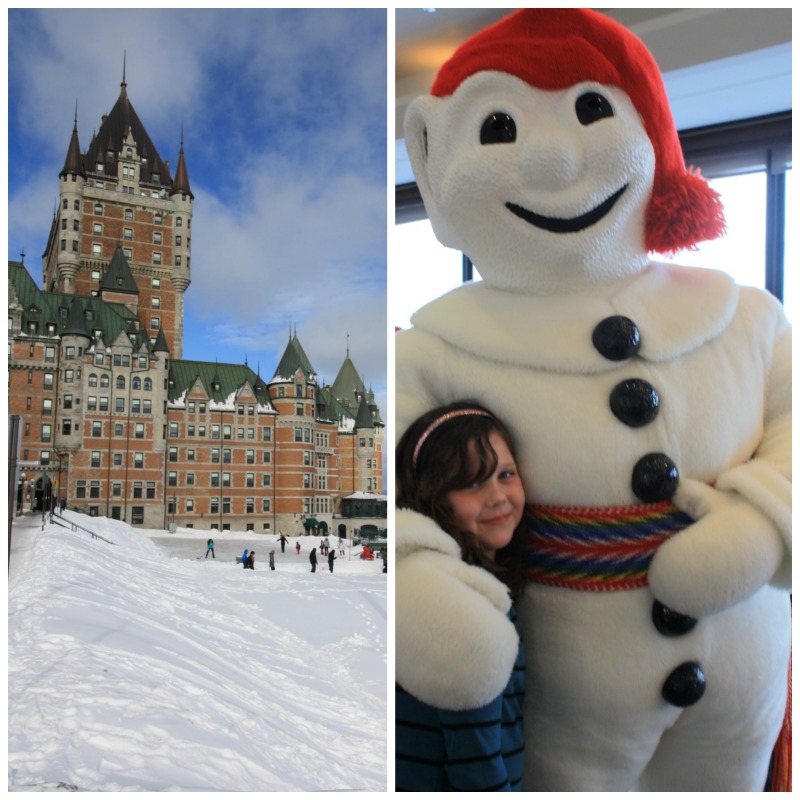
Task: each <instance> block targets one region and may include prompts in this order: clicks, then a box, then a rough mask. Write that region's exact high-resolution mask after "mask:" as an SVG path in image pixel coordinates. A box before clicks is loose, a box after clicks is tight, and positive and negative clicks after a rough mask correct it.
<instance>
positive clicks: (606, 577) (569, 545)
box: [524, 502, 692, 592]
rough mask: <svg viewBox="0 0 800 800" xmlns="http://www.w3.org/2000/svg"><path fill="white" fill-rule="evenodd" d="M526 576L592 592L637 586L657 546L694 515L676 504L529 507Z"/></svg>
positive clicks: (683, 526) (640, 585)
mask: <svg viewBox="0 0 800 800" xmlns="http://www.w3.org/2000/svg"><path fill="white" fill-rule="evenodd" d="M527 511H528V515H529V517H530V527H529V532H528V538H527V541H526V547H525V568H524V574H525V577H526V578H527V579H528V580H529V581H534V582H535V583H543V584H546V585H548V586H560V587H563V588H567V589H575V590H579V591H590V592H609V591H616V590H621V589H639V588H641V587H642V586H646V585H647V569H648V567H649V566H650V561H652V559H653V556H654V555H655V552H656V550H658V548H659V547H660V546H661V545H662V544H663V543H664V542H665V541H666V540H667V539H668V538H669V537H670V536H672V535H673V534H675V533H677V532H678V531H681V530H683V529H684V528H685V527H686V526H687V525H689V524H691V522H692V518H691V517H689V516H688V515H687V514H684V513H683V512H682V511H680V510H678V509H677V508H676V507H675V506H674V505H673V504H672V503H670V502H664V503H650V504H646V505H636V506H625V507H622V506H620V507H608V508H566V507H560V506H538V505H530V506H528V508H527Z"/></svg>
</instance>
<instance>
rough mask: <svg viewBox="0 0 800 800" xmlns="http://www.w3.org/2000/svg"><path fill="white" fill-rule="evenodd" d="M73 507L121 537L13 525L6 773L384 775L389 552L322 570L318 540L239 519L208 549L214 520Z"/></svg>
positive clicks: (170, 785)
mask: <svg viewBox="0 0 800 800" xmlns="http://www.w3.org/2000/svg"><path fill="white" fill-rule="evenodd" d="M75 519H76V521H78V522H79V523H80V524H82V525H86V526H92V527H93V529H94V530H95V531H96V532H97V533H99V534H100V535H102V536H104V537H105V538H107V539H110V540H112V541H113V542H115V545H113V546H112V545H110V544H106V543H105V542H102V541H99V540H95V539H92V538H91V537H90V536H88V535H86V534H82V533H80V532H78V533H75V532H71V531H66V530H64V529H63V528H58V527H56V526H53V525H48V526H47V527H46V528H45V530H44V531H42V530H41V517H24V518H18V520H17V522H16V523H15V526H14V535H13V538H12V543H13V544H14V547H15V549H14V552H13V553H12V571H11V574H10V577H9V623H8V625H9V628H8V635H9V662H8V668H9V789H12V790H16V791H25V790H35V789H37V788H39V789H45V788H55V787H57V785H58V783H59V782H61V783H63V784H67V785H69V786H74V787H78V788H79V789H81V790H88V791H114V790H123V791H215V790H217V791H224V790H228V791H337V790H356V791H383V790H385V788H386V773H387V770H386V735H387V734H386V728H387V719H386V644H387V641H386V613H387V612H386V598H387V591H386V575H384V574H383V573H382V572H381V562H380V561H377V562H363V561H360V560H355V559H354V560H349V559H347V558H346V557H340V558H339V559H338V560H337V561H336V563H335V568H334V574H330V573H329V572H328V571H327V569H326V570H325V571H322V570H321V568H320V567H318V571H317V572H316V573H314V574H311V573H310V572H309V564H308V550H309V549H310V544H316V541H314V542H312V541H311V540H310V539H308V538H303V539H301V540H300V541H301V542H302V543H303V552H302V553H301V555H300V556H298V555H297V554H296V553H295V551H294V543H295V540H290V545H289V547H287V551H286V553H285V554H283V553H281V551H280V547H279V546H278V545H277V544H276V543H275V542H274V537H265V536H263V535H258V534H229V533H224V534H218V535H217V536H215V541H216V542H217V548H216V556H217V558H216V560H212V559H211V558H208V559H205V558H200V559H198V555H200V554H202V553H204V551H205V540H206V538H207V533H189V532H183V533H180V534H176V535H174V536H168V535H165V534H164V532H150V533H151V536H152V538H153V540H151V538H148V536H146V535H144V532H141V531H138V530H133V529H131V528H130V527H128V526H126V525H124V524H123V523H119V522H114V521H112V520H107V519H101V518H95V519H91V520H90V519H88V518H86V517H75ZM215 533H216V532H215ZM154 540H155V541H154ZM245 546H250V547H251V548H254V549H255V550H256V569H255V570H254V571H250V570H243V569H242V568H241V566H237V565H235V563H234V559H235V556H236V555H237V554H240V553H241V551H242V549H243V547H245ZM270 549H275V553H276V566H277V569H276V570H275V571H274V572H273V571H270V570H269V568H268V566H267V563H266V562H267V553H268V552H269V550H270ZM322 563H324V562H322V561H321V562H320V565H322Z"/></svg>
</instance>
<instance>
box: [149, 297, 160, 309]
mask: <svg viewBox="0 0 800 800" xmlns="http://www.w3.org/2000/svg"><path fill="white" fill-rule="evenodd" d="M150 308H161V298H160V297H151V298H150Z"/></svg>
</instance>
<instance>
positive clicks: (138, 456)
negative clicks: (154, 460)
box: [133, 453, 144, 469]
mask: <svg viewBox="0 0 800 800" xmlns="http://www.w3.org/2000/svg"><path fill="white" fill-rule="evenodd" d="M133 467H134V469H143V468H144V453H134V454H133Z"/></svg>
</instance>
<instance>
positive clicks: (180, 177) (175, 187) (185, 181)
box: [170, 136, 194, 200]
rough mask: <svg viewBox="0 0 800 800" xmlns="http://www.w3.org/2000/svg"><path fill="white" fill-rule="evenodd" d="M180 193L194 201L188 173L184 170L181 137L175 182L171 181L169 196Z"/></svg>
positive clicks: (184, 162) (184, 161) (184, 160)
mask: <svg viewBox="0 0 800 800" xmlns="http://www.w3.org/2000/svg"><path fill="white" fill-rule="evenodd" d="M180 193H183V194H188V195H189V197H191V198H192V200H194V195H193V194H192V190H191V188H190V186H189V171H188V170H187V169H186V159H185V158H184V157H183V136H181V151H180V153H179V154H178V166H177V167H175V180H174V181H173V184H172V191H171V192H170V195H173V194H180Z"/></svg>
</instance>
